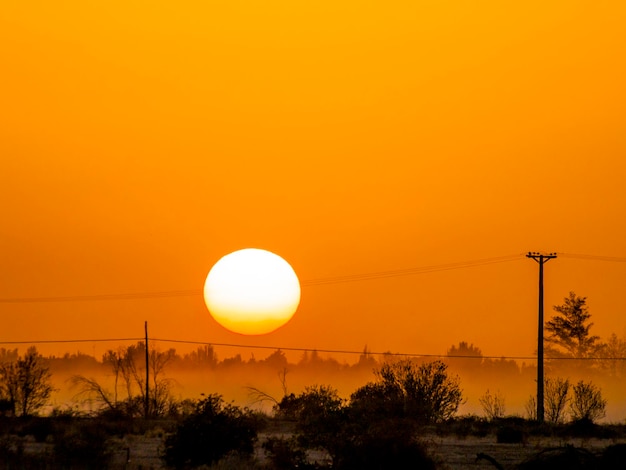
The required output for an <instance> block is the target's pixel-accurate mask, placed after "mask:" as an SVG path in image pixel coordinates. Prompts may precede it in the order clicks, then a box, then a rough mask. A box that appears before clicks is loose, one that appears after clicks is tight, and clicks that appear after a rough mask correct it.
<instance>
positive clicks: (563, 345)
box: [545, 292, 600, 358]
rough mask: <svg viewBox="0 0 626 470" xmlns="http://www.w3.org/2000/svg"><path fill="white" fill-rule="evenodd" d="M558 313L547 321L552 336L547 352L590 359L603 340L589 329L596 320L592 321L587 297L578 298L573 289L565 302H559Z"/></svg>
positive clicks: (548, 337)
mask: <svg viewBox="0 0 626 470" xmlns="http://www.w3.org/2000/svg"><path fill="white" fill-rule="evenodd" d="M553 308H554V310H555V311H556V312H557V315H555V316H554V317H552V319H550V320H549V321H548V322H546V326H545V328H546V331H547V333H548V336H547V338H546V342H547V343H549V346H548V347H546V354H547V355H551V356H552V357H571V358H587V357H592V356H593V355H594V353H596V352H597V351H598V348H599V346H600V345H599V344H598V343H597V341H598V340H599V339H600V338H599V337H598V336H592V335H591V334H590V333H589V330H590V329H591V327H592V326H593V323H588V320H589V318H590V317H591V314H590V313H589V309H588V307H587V298H586V297H578V296H577V295H576V294H575V293H574V292H570V293H569V296H568V297H565V302H564V303H563V304H562V305H555V306H554V307H553Z"/></svg>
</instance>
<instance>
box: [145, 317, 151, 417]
mask: <svg viewBox="0 0 626 470" xmlns="http://www.w3.org/2000/svg"><path fill="white" fill-rule="evenodd" d="M144 329H145V331H146V396H145V399H144V404H143V406H144V413H145V417H146V419H148V418H149V416H150V354H149V353H148V322H147V321H146V322H144Z"/></svg>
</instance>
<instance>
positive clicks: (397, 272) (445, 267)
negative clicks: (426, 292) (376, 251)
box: [302, 254, 522, 286]
mask: <svg viewBox="0 0 626 470" xmlns="http://www.w3.org/2000/svg"><path fill="white" fill-rule="evenodd" d="M519 259H522V256H521V255H519V254H517V255H508V256H498V257H495V258H483V259H477V260H472V261H460V262H456V263H448V264H438V265H431V266H420V267H414V268H405V269H394V270H389V271H376V272H370V273H362V274H348V275H344V276H335V277H327V278H321V279H311V280H308V281H303V282H302V285H303V286H317V285H323V284H337V283H343V282H354V281H368V280H372V279H382V278H388V277H399V276H411V275H415V274H425V273H431V272H436V271H449V270H452V269H464V268H473V267H476V266H484V265H487V264H496V263H506V262H509V261H516V260H519Z"/></svg>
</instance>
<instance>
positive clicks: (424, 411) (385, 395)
mask: <svg viewBox="0 0 626 470" xmlns="http://www.w3.org/2000/svg"><path fill="white" fill-rule="evenodd" d="M374 373H375V375H376V378H377V382H375V383H376V384H378V388H377V387H370V390H369V391H365V390H358V391H357V392H356V393H355V395H353V398H354V399H357V398H359V397H361V398H363V396H369V397H370V398H372V399H373V400H372V401H373V403H372V405H373V406H374V407H375V408H376V407H382V408H387V407H391V408H392V409H393V410H399V409H400V407H401V409H402V412H401V413H402V416H404V417H407V418H411V419H414V420H416V421H417V422H419V423H423V424H426V423H438V422H442V421H446V420H448V419H450V418H452V417H453V416H454V414H455V413H456V412H457V410H458V408H459V405H460V404H461V402H462V400H463V396H462V391H461V387H460V381H459V378H458V376H454V377H451V376H449V375H448V373H447V366H446V364H444V363H443V362H442V361H433V362H429V363H425V364H419V365H418V364H417V363H416V362H414V361H412V360H410V359H403V360H400V361H397V362H390V363H386V364H383V365H382V366H380V368H379V369H377V370H375V372H374ZM381 400H382V402H381ZM385 401H386V402H387V403H385Z"/></svg>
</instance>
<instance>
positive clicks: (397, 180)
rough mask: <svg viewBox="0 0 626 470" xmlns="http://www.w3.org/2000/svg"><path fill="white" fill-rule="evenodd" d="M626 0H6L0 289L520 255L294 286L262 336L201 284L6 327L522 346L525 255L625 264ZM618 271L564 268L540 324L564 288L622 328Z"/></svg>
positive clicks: (1, 31)
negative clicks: (233, 264)
mask: <svg viewBox="0 0 626 470" xmlns="http://www.w3.org/2000/svg"><path fill="white" fill-rule="evenodd" d="M625 5H626V4H624V3H623V2H617V1H594V2H591V1H585V2H582V1H574V0H567V1H551V2H545V1H534V0H533V1H526V2H502V1H484V2H470V1H440V0H437V1H434V0H428V1H423V0H411V1H400V0H398V1H391V2H369V1H341V2H339V1H336V0H333V1H331V0H321V1H315V2H294V1H286V0H285V1H271V0H270V1H257V0H245V1H244V0H239V1H238V0H228V1H185V2H159V1H154V2H138V1H133V0H124V1H117V0H116V1H106V2H83V1H76V0H67V1H58V2H57V1H55V2H49V1H47V2H21V1H13V0H9V1H4V2H2V4H1V5H0V42H1V43H2V44H3V46H2V47H1V48H0V64H1V68H2V71H1V73H0V159H1V163H2V165H1V167H0V199H1V200H2V204H1V206H0V207H1V209H2V212H1V214H2V218H1V222H0V265H1V267H0V298H1V299H14V298H29V299H32V298H38V297H54V296H61V297H62V296H82V295H99V294H125V293H141V292H156V293H159V292H171V291H197V292H198V293H200V291H201V289H202V286H203V283H204V280H205V277H206V275H207V273H208V271H209V269H210V268H211V266H212V265H213V264H214V263H215V262H216V261H217V260H218V259H219V258H221V257H222V256H224V255H225V254H227V253H229V252H231V251H234V250H237V249H240V248H246V247H257V248H264V249H267V250H270V251H273V252H275V253H277V254H279V255H281V256H282V257H284V258H285V259H286V260H287V261H288V262H289V263H291V265H292V266H293V268H294V269H295V271H296V272H297V273H298V275H299V277H300V279H301V280H302V281H311V280H315V279H320V278H334V277H337V276H343V275H354V274H360V273H370V272H373V273H380V272H382V271H388V270H399V269H404V268H416V267H422V266H432V265H442V264H446V263H455V262H460V261H468V260H478V259H484V258H490V257H499V256H508V255H518V259H517V260H515V261H510V262H506V263H500V264H494V265H485V266H477V267H471V268H466V269H453V270H447V271H436V272H430V273H422V274H416V275H409V276H398V277H391V278H382V277H376V278H375V279H373V280H369V281H359V282H350V283H339V282H334V283H330V284H325V285H306V283H304V286H303V290H302V301H301V305H300V308H299V310H298V312H297V313H296V315H295V317H294V318H293V320H292V321H291V322H290V323H289V324H287V325H286V326H284V327H282V328H281V329H280V330H278V331H277V332H275V333H272V334H270V335H267V336H260V337H246V336H241V335H237V334H234V333H230V332H228V331H226V330H224V329H223V328H222V327H220V326H219V325H218V324H217V323H215V322H214V321H213V320H212V319H211V318H210V317H209V315H208V313H207V311H206V308H205V306H204V303H203V300H202V297H201V296H200V295H195V296H179V297H157V298H152V299H134V300H115V301H88V302H35V303H11V302H2V303H0V312H1V313H0V314H1V315H2V328H1V329H0V341H19V340H44V339H73V338H111V337H137V336H141V335H142V334H143V322H144V320H148V321H149V323H150V328H151V333H152V334H153V335H154V336H155V337H159V338H170V339H182V340H194V341H207V342H223V343H237V344H239V343H241V344H264V345H276V346H282V347H310V348H318V349H325V348H330V349H357V350H360V349H362V348H363V346H364V345H366V344H367V345H368V346H369V348H370V349H372V350H374V351H387V350H391V351H394V352H416V353H417V352H419V353H435V354H437V353H445V351H446V349H447V348H448V347H450V346H451V345H452V344H456V343H458V342H459V341H462V340H464V341H468V342H471V343H474V344H476V345H478V346H479V347H481V348H482V350H483V352H484V353H486V354H493V355H532V354H533V352H534V350H535V347H536V345H535V343H536V336H535V335H536V321H537V320H536V303H537V270H538V268H537V264H536V263H535V262H534V261H532V260H529V259H526V258H524V257H523V256H522V254H523V253H524V252H526V251H529V250H547V251H557V252H564V253H579V254H590V255H605V256H612V257H622V258H623V257H626V245H625V243H624V240H626V218H625V215H626V158H625V157H626V116H625V114H624V110H625V109H626V87H625V86H624V84H625V83H626V61H624V50H625V46H626V33H625V30H624V24H626V6H625ZM625 280H626V263H620V262H602V261H597V260H582V259H578V258H566V257H560V258H558V259H557V260H553V261H551V262H550V263H548V264H546V313H547V315H548V316H549V315H550V313H551V306H552V305H554V304H556V303H561V302H562V299H563V298H564V297H565V296H566V295H567V294H568V292H569V291H570V290H573V291H575V292H576V293H577V294H579V295H583V296H587V298H588V304H589V307H590V311H591V313H592V315H593V320H594V322H595V326H594V329H593V330H592V331H595V333H596V334H600V335H601V336H603V337H604V336H606V335H608V334H610V333H612V332H615V333H617V334H618V335H620V336H621V335H623V334H624V333H626V320H625V318H626V316H625V314H626V298H625V297H624V295H623V292H624V289H623V286H624V281H625ZM61 347H62V348H63V349H66V348H69V349H80V348H81V347H82V346H80V345H76V346H74V345H70V346H67V345H61ZM98 347H99V348H100V349H99V351H100V350H103V349H104V347H105V346H98ZM42 349H43V347H42ZM94 350H95V349H94ZM87 352H90V350H89V348H87Z"/></svg>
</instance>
